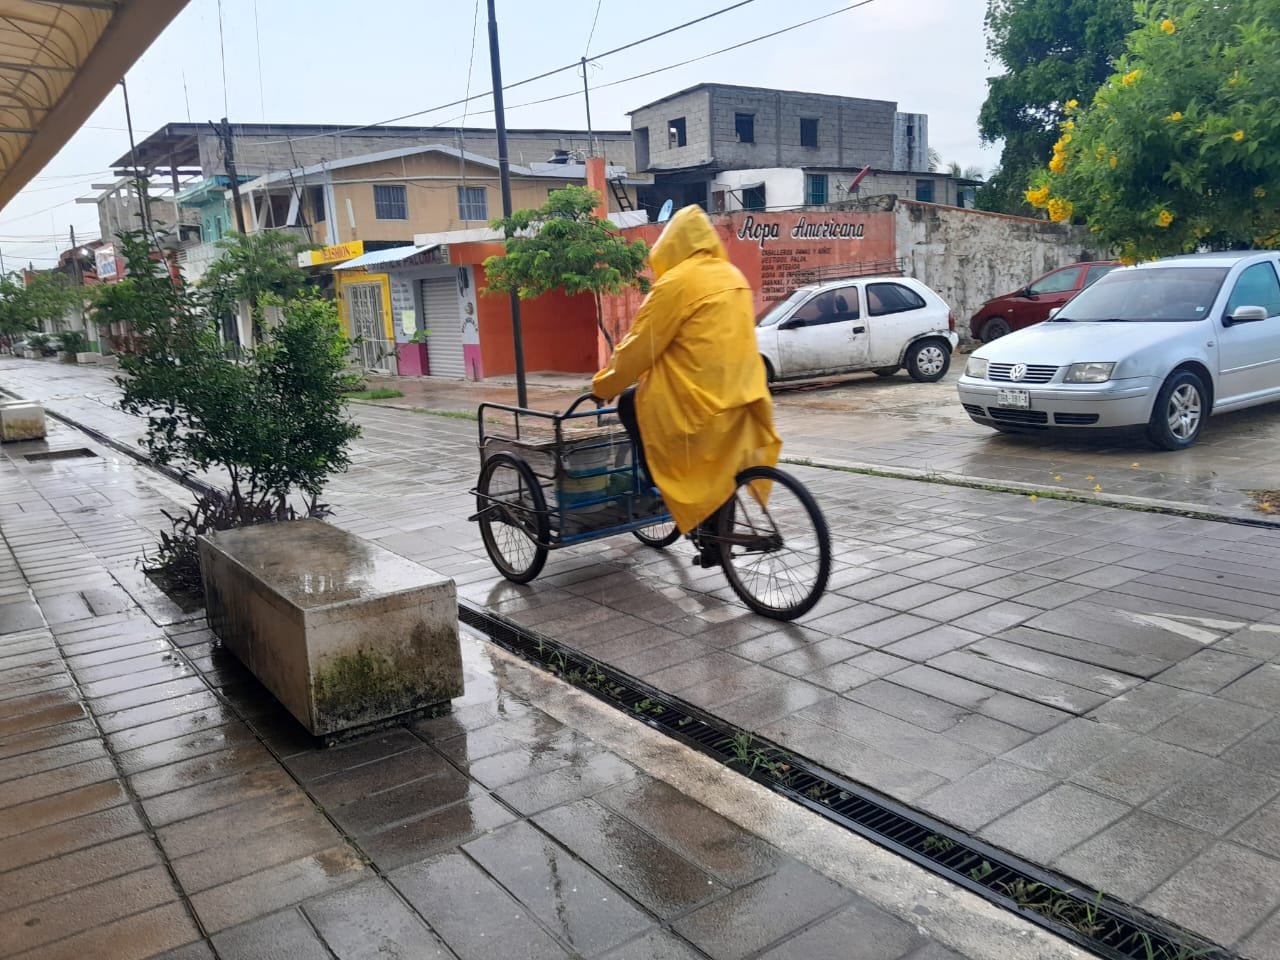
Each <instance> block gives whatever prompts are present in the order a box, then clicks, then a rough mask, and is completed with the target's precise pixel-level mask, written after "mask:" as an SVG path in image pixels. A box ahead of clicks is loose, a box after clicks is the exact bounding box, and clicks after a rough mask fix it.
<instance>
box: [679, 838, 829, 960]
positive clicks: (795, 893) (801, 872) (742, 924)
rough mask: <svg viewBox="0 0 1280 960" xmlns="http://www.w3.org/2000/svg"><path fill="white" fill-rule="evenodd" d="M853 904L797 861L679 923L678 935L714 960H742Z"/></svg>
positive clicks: (826, 880) (786, 864) (825, 880)
mask: <svg viewBox="0 0 1280 960" xmlns="http://www.w3.org/2000/svg"><path fill="white" fill-rule="evenodd" d="M848 901H849V895H848V894H847V893H845V892H844V891H843V890H841V889H840V888H839V887H838V886H836V884H834V883H832V882H831V881H830V880H828V879H826V878H825V877H823V876H821V875H819V874H817V873H815V872H813V871H812V870H810V869H809V868H807V867H804V866H802V865H801V864H799V863H796V862H795V861H788V862H786V863H784V864H783V865H782V867H781V868H780V869H779V870H778V872H777V873H774V874H771V875H769V876H767V877H764V878H762V879H760V880H757V881H755V882H754V883H751V884H748V885H747V886H745V887H739V888H738V889H737V890H734V891H733V892H732V893H730V894H729V895H728V896H727V897H723V898H721V899H720V900H717V901H716V902H714V903H712V904H709V905H708V906H705V907H703V908H702V909H701V910H697V911H695V912H694V913H692V914H689V915H688V916H686V917H684V918H682V919H681V920H678V921H677V922H676V923H675V924H674V925H673V926H674V928H675V930H676V932H677V933H679V934H680V935H681V936H683V937H685V938H686V939H687V940H688V941H689V942H690V943H692V944H693V945H694V946H696V947H697V948H698V949H699V950H702V951H703V952H704V953H706V954H707V955H708V956H710V957H711V958H712V960H741V958H744V957H747V956H750V955H751V954H753V953H755V952H756V951H758V950H761V949H763V948H765V947H767V946H769V945H770V944H772V943H776V942H777V941H779V940H781V939H783V938H784V937H785V936H787V935H788V934H790V933H792V932H794V931H798V930H801V929H804V928H805V927H808V926H809V925H810V924H812V923H813V922H814V921H815V920H817V919H819V918H820V917H823V916H825V915H826V914H828V913H830V912H831V911H833V910H835V909H836V908H837V907H839V906H841V905H842V904H845V903H847V902H848Z"/></svg>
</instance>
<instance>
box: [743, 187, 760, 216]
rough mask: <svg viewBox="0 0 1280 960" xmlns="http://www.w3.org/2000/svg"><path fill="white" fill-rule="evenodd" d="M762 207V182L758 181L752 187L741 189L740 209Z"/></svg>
mask: <svg viewBox="0 0 1280 960" xmlns="http://www.w3.org/2000/svg"><path fill="white" fill-rule="evenodd" d="M764 208H765V206H764V184H763V183H760V184H756V185H755V186H754V187H744V188H743V190H742V209H743V210H763V209H764Z"/></svg>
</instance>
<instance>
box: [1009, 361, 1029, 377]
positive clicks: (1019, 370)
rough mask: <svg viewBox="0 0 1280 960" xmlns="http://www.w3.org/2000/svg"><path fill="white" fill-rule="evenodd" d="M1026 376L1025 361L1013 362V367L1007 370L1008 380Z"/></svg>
mask: <svg viewBox="0 0 1280 960" xmlns="http://www.w3.org/2000/svg"><path fill="white" fill-rule="evenodd" d="M1026 376H1027V365H1026V364H1025V363H1015V364H1014V365H1013V369H1012V370H1010V371H1009V379H1010V380H1025V379H1026Z"/></svg>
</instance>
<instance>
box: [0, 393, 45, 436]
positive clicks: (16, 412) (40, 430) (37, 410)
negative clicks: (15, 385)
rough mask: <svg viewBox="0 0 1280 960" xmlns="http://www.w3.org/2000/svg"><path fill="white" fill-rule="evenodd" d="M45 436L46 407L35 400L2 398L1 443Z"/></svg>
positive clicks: (0, 404)
mask: <svg viewBox="0 0 1280 960" xmlns="http://www.w3.org/2000/svg"><path fill="white" fill-rule="evenodd" d="M44 438H45V427H44V407H42V406H41V405H40V404H38V403H36V402H35V401H33V400H0V443H14V442H15V441H18V440H43V439H44Z"/></svg>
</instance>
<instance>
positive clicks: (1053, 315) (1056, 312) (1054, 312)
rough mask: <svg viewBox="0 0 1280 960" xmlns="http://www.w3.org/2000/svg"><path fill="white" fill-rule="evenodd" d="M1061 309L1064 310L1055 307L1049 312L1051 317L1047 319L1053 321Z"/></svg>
mask: <svg viewBox="0 0 1280 960" xmlns="http://www.w3.org/2000/svg"><path fill="white" fill-rule="evenodd" d="M1061 309H1062V308H1061V307H1054V308H1053V309H1052V310H1050V311H1049V316H1048V318H1047V319H1049V320H1052V319H1053V318H1054V317H1056V316H1057V315H1058V312H1059V311H1060V310H1061Z"/></svg>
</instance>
